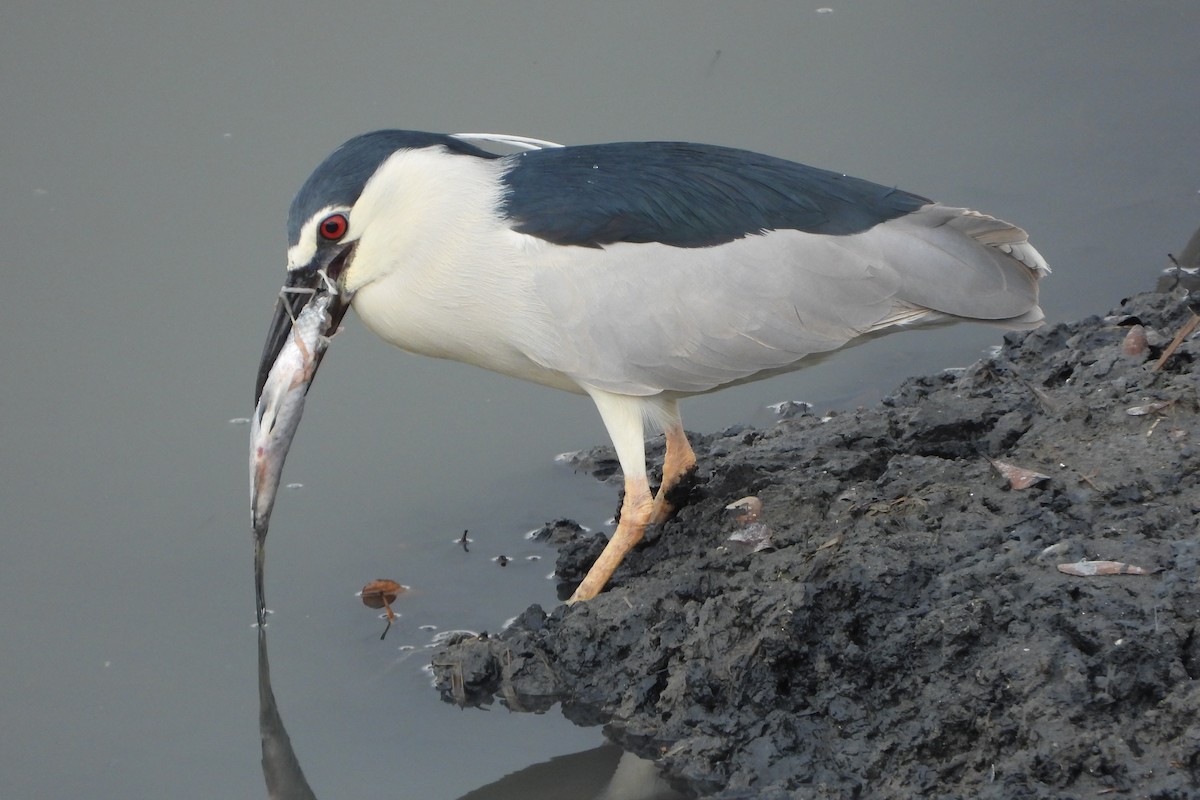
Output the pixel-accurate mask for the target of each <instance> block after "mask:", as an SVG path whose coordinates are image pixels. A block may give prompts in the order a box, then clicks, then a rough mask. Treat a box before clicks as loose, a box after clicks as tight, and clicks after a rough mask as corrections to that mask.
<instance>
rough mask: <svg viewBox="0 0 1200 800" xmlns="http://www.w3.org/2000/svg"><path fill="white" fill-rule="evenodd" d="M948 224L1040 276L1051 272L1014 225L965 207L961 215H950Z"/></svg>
mask: <svg viewBox="0 0 1200 800" xmlns="http://www.w3.org/2000/svg"><path fill="white" fill-rule="evenodd" d="M949 225H950V227H952V228H954V229H955V230H957V231H959V232H961V233H963V234H966V235H967V236H970V237H971V238H972V239H974V240H975V241H977V242H979V243H980V244H986V245H988V246H990V247H995V248H996V249H998V250H999V251H1000V252H1002V253H1006V254H1008V255H1010V256H1012V257H1013V258H1015V259H1016V260H1017V261H1020V262H1021V263H1022V264H1024V265H1025V266H1027V267H1029V269H1031V270H1033V271H1034V272H1036V273H1037V276H1038V277H1039V278H1041V277H1044V276H1046V275H1049V274H1050V265H1049V264H1047V263H1046V259H1044V258H1043V257H1042V254H1041V253H1039V252H1038V251H1037V248H1035V247H1034V246H1033V245H1031V244H1030V243H1029V234H1027V233H1026V232H1025V231H1024V230H1023V229H1022V228H1018V227H1017V226H1016V225H1010V224H1009V223H1007V222H1005V221H1004V220H1000V219H996V218H995V217H991V216H988V215H987V214H981V213H979V212H978V211H972V210H971V209H964V210H963V213H962V214H961V215H959V216H957V217H953V218H951V220H950V221H949Z"/></svg>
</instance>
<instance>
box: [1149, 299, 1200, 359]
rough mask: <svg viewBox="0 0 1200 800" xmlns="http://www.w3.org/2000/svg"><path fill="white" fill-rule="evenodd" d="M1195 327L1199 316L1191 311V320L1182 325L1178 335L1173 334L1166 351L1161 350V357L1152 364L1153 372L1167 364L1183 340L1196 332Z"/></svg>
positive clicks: (1199, 320) (1199, 322) (1199, 319)
mask: <svg viewBox="0 0 1200 800" xmlns="http://www.w3.org/2000/svg"><path fill="white" fill-rule="evenodd" d="M1197 325H1200V315H1197V314H1196V312H1194V311H1193V312H1192V318H1191V319H1189V320H1188V321H1187V322H1186V323H1184V326H1183V327H1182V328H1180V329H1179V333H1177V334H1175V338H1174V339H1172V340H1171V343H1170V344H1169V345H1167V349H1166V350H1163V352H1162V355H1161V356H1159V357H1158V361H1156V362H1154V371H1155V372H1157V371H1158V370H1160V369H1162V366H1163V364H1165V363H1167V359H1168V358H1170V357H1171V356H1172V355H1173V354H1174V353H1175V351H1176V350H1177V349H1178V348H1179V345H1181V344H1183V340H1184V339H1186V338H1187V337H1188V336H1190V335H1191V333H1192V331H1194V330H1196V326H1197Z"/></svg>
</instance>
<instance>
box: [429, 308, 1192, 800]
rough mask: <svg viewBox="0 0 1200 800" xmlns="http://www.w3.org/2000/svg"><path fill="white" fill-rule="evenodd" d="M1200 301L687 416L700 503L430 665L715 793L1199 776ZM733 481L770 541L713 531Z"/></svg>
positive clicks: (1035, 790) (574, 570)
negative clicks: (801, 407) (865, 402)
mask: <svg viewBox="0 0 1200 800" xmlns="http://www.w3.org/2000/svg"><path fill="white" fill-rule="evenodd" d="M1193 317H1194V314H1193V310H1192V309H1191V308H1190V307H1189V305H1188V297H1187V296H1186V293H1184V292H1182V291H1176V292H1174V293H1170V294H1154V293H1147V294H1142V295H1138V296H1136V297H1133V298H1130V299H1128V300H1126V301H1124V302H1122V303H1121V305H1120V307H1119V308H1117V309H1115V310H1114V311H1113V312H1112V313H1111V314H1110V315H1109V316H1107V317H1104V318H1101V317H1092V318H1089V319H1086V320H1083V321H1081V322H1077V323H1071V324H1059V325H1048V326H1045V327H1043V328H1040V329H1038V330H1035V331H1031V332H1028V333H1020V334H1009V335H1007V336H1006V337H1005V343H1004V346H1003V347H1002V348H1001V349H1000V351H999V353H998V354H997V355H996V356H994V357H992V358H988V359H985V360H983V361H980V362H978V363H976V364H974V365H973V366H971V367H969V368H967V369H965V370H960V371H954V372H945V373H941V374H938V375H932V376H926V377H920V378H914V379H911V380H909V381H907V382H905V383H904V384H903V385H901V386H900V387H899V388H898V389H897V390H896V391H895V393H894V394H893V395H891V396H890V397H888V398H886V399H885V400H884V402H883V403H882V405H881V406H880V407H877V408H872V409H859V410H857V411H851V412H844V413H840V414H837V415H831V416H827V417H819V416H812V415H796V416H793V417H791V418H787V419H784V420H783V421H781V422H779V423H778V424H777V425H775V426H774V427H772V428H770V429H768V430H753V429H748V428H737V429H731V430H728V431H726V432H724V433H722V434H719V435H715V436H709V437H696V439H695V440H694V441H695V443H696V445H697V446H696V451H697V454H698V456H699V470H698V473H697V476H696V480H695V482H694V484H693V485H692V487H691V494H690V497H689V501H688V503H687V505H686V506H684V507H683V508H682V509H681V510H680V512H679V513H678V515H677V516H676V517H675V518H674V519H673V520H671V521H669V522H667V523H666V524H665V525H663V526H661V528H660V529H659V530H657V531H651V532H650V534H649V535H648V536H647V538H646V540H645V542H643V544H642V545H640V546H639V547H638V548H636V549H635V550H634V551H633V552H632V553H631V554H630V555H629V557H627V558H626V560H625V563H624V564H623V565H622V567H621V568H620V569H619V570H618V571H617V573H616V575H615V576H614V579H613V581H612V583H611V585H610V587H609V589H608V590H607V591H605V592H604V593H603V594H601V595H600V596H599V597H597V598H596V599H594V600H591V601H588V602H586V603H577V604H574V605H571V606H559V607H557V608H555V609H553V611H552V612H551V613H549V614H547V613H545V612H544V611H543V610H542V609H540V608H538V607H536V606H534V607H532V608H530V609H528V610H527V611H525V612H524V613H522V614H521V615H520V616H519V617H517V619H516V620H515V621H514V622H513V624H511V625H510V626H509V627H508V628H506V629H505V630H504V631H503V632H501V633H500V634H499V635H497V636H494V637H491V638H469V639H464V640H461V641H458V642H455V643H452V644H450V645H448V646H447V647H444V648H443V649H441V650H440V651H439V652H438V653H436V655H435V656H434V663H435V673H436V675H437V676H438V680H439V687H440V688H441V690H442V692H443V694H444V695H445V696H446V697H447V698H450V697H451V696H453V698H454V699H455V700H457V701H458V702H466V703H486V702H491V700H492V698H493V697H498V698H499V699H500V700H501V702H503V703H505V704H506V705H508V706H509V707H511V708H515V709H535V710H542V709H545V708H547V707H549V706H550V705H552V704H553V703H554V702H555V701H558V702H561V704H562V710H563V713H564V714H565V715H566V716H567V717H568V718H570V719H572V720H574V721H576V722H578V723H579V724H585V725H587V724H603V725H604V726H605V728H604V730H605V733H606V734H607V736H608V737H609V738H610V739H612V740H613V741H615V742H617V743H618V744H620V745H621V746H622V747H624V748H626V749H627V750H630V751H633V752H635V753H637V754H638V755H641V756H643V757H647V758H653V759H656V760H657V761H658V763H659V764H660V765H661V768H662V771H663V774H664V775H665V776H666V777H667V778H668V779H669V780H671V781H672V782H673V783H674V784H675V785H676V786H677V787H679V788H681V789H685V790H686V791H688V792H691V793H693V794H696V795H699V796H704V797H716V798H722V799H723V800H731V798H751V797H753V798H776V797H778V798H783V797H788V798H791V797H797V798H816V797H822V798H827V797H863V798H867V797H869V798H911V797H976V798H996V799H997V800H999V798H1004V799H1005V800H1020V799H1021V798H1062V797H1080V798H1082V797H1094V796H1097V795H1101V794H1107V793H1119V794H1118V796H1122V797H1147V798H1161V799H1164V800H1165V799H1166V798H1195V797H1198V796H1200V713H1198V712H1197V709H1200V535H1198V530H1197V514H1198V513H1200V423H1198V418H1197V410H1198V405H1200V399H1198V396H1197V388H1198V384H1197V362H1198V361H1200V337H1197V336H1195V335H1191V334H1185V335H1184V336H1182V337H1180V336H1178V335H1177V334H1178V333H1179V332H1180V331H1183V330H1186V326H1188V325H1189V324H1190V323H1191V320H1192V319H1193ZM1133 326H1141V328H1142V330H1141V332H1139V333H1136V334H1134V335H1133V337H1132V339H1130V330H1131V328H1132V327H1133ZM1130 409H1139V411H1140V412H1141V413H1134V412H1131V411H1130ZM610 453H611V451H606V450H604V449H598V450H597V451H595V453H594V454H592V455H591V456H589V457H587V458H585V459H582V460H577V461H576V462H575V463H577V464H578V463H585V462H590V463H595V464H597V465H603V466H604V468H605V469H608V468H609V465H610V464H611V455H610ZM997 463H1001V464H1004V465H1006V466H1008V465H1020V467H1019V469H1021V470H1027V471H1029V472H1031V473H1034V475H1036V478H1028V476H1026V478H1027V479H1021V480H1019V481H1018V483H1020V484H1021V485H1019V486H1018V485H1017V484H1014V483H1013V482H1012V475H1011V474H1003V470H1000V472H1001V473H1002V474H997V470H998V469H999V467H997V466H995V465H996V464H997ZM1020 477H1021V476H1020V475H1018V478H1020ZM747 496H754V497H757V498H758V499H759V501H761V510H759V511H758V512H757V515H756V517H755V519H754V520H753V523H754V524H762V525H764V526H766V528H769V531H770V545H771V546H770V547H769V548H763V549H761V550H757V551H756V550H753V549H752V548H750V547H746V546H744V545H742V546H731V543H730V542H729V541H728V540H729V539H730V534H731V531H732V530H734V527H733V523H732V521H731V518H730V511H727V510H726V507H727V506H729V505H730V504H731V503H734V502H735V501H737V500H738V498H744V497H747ZM557 527H559V528H561V527H563V526H561V525H559V526H557ZM596 544H597V543H596V542H590V541H589V540H587V539H586V537H584V538H580V539H576V540H575V543H574V544H566V545H562V546H561V547H560V561H559V565H558V569H559V575H560V577H563V578H564V579H566V576H571V575H582V572H583V570H586V567H587V565H588V563H589V562H588V559H589V558H590V557H591V556H592V549H593V548H594V546H595V545H596ZM1097 562H1100V563H1104V562H1107V563H1108V564H1109V565H1110V566H1106V567H1101V566H1097ZM1081 563H1082V564H1084V565H1087V564H1089V563H1090V564H1091V566H1090V567H1086V568H1084V567H1080V566H1079V565H1080V564H1081ZM1113 563H1116V564H1117V566H1116V567H1113V566H1111V564H1113ZM1060 565H1067V566H1073V567H1074V568H1075V569H1076V573H1075V574H1074V575H1072V574H1065V573H1064V572H1063V571H1060V570H1061V566H1060ZM1133 565H1137V567H1139V568H1141V569H1143V573H1138V572H1136V570H1135V569H1133ZM1080 569H1084V571H1085V574H1086V569H1095V570H1097V572H1096V573H1095V574H1096V575H1097V576H1098V577H1078V575H1079V570H1080ZM1144 573H1148V574H1144Z"/></svg>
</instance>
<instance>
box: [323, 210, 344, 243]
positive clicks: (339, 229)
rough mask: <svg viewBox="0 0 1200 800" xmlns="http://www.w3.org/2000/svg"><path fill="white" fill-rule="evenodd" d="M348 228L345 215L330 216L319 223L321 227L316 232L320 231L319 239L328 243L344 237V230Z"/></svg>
mask: <svg viewBox="0 0 1200 800" xmlns="http://www.w3.org/2000/svg"><path fill="white" fill-rule="evenodd" d="M349 227H350V223H349V222H347V221H346V215H345V214H330V215H329V216H328V217H326V218H325V219H324V220H322V221H321V226H320V228H318V230H320V231H321V238H322V239H328V240H329V241H331V242H332V241H337V240H338V239H340V238H342V237H343V236H345V235H346V229H347V228H349Z"/></svg>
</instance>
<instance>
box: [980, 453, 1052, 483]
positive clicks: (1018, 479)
mask: <svg viewBox="0 0 1200 800" xmlns="http://www.w3.org/2000/svg"><path fill="white" fill-rule="evenodd" d="M988 461H989V462H991V464H992V466H993V467H995V469H996V472H999V473H1000V475H1001V476H1003V477H1004V478H1006V479H1008V485H1009V486H1010V487H1012V488H1013V489H1028V488H1029V487H1030V486H1037V485H1038V484H1039V483H1043V482H1045V481H1048V480H1050V476H1049V475H1044V474H1042V473H1040V472H1035V471H1034V470H1031V469H1026V468H1025V467H1018V466H1017V465H1015V464H1009V463H1007V462H1005V461H997V460H996V459H994V458H989V459H988Z"/></svg>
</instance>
